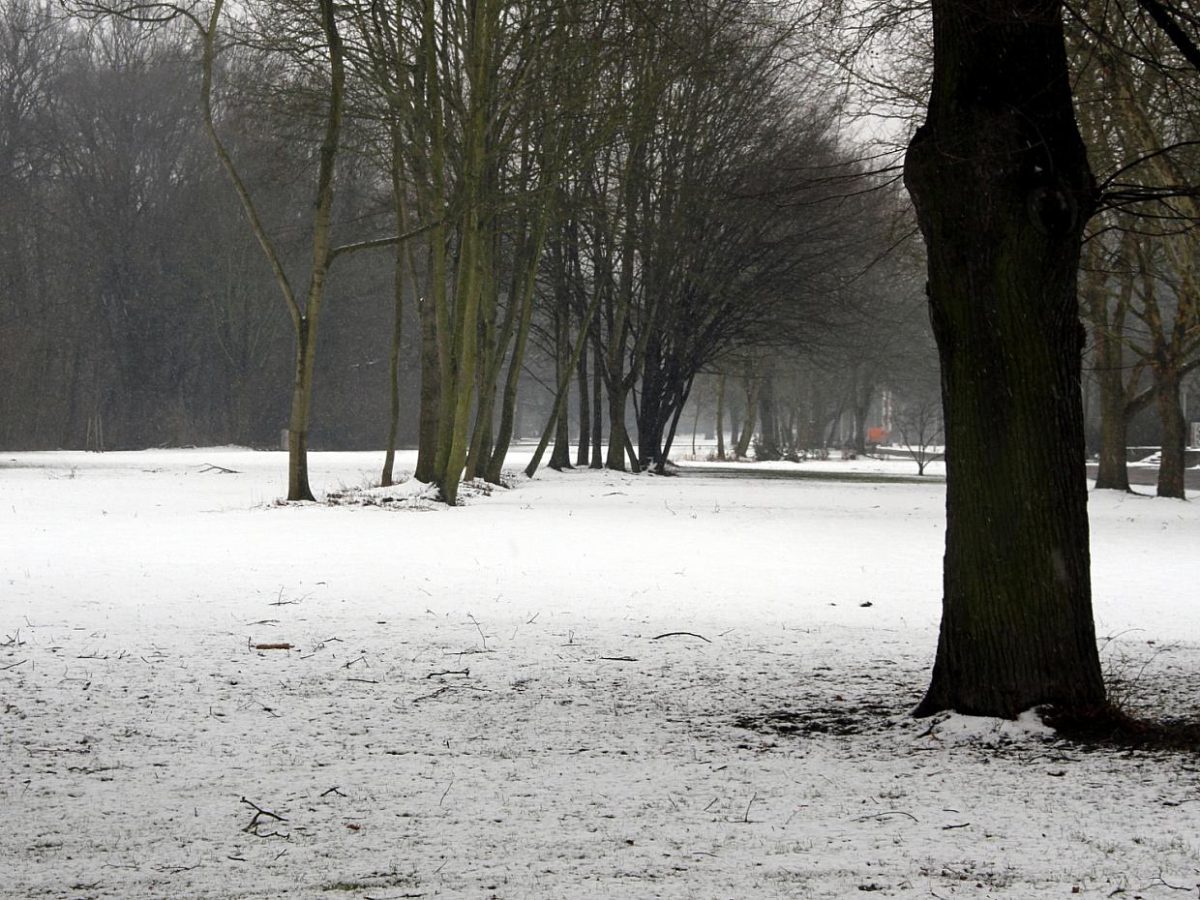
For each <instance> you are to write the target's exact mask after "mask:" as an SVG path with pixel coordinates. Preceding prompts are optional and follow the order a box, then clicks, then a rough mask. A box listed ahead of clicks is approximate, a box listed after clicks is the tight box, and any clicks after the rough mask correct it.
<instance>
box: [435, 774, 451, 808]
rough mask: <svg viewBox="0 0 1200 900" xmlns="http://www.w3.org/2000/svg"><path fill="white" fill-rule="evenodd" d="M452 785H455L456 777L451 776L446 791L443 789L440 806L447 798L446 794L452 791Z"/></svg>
mask: <svg viewBox="0 0 1200 900" xmlns="http://www.w3.org/2000/svg"><path fill="white" fill-rule="evenodd" d="M452 787H454V779H453V778H451V779H450V783H449V784H448V785H446V789H445V790H444V791H442V796H441V799H439V800H438V806H441V805H442V802H443V801H444V800H445V799H446V795H447V794H449V793H450V788H452Z"/></svg>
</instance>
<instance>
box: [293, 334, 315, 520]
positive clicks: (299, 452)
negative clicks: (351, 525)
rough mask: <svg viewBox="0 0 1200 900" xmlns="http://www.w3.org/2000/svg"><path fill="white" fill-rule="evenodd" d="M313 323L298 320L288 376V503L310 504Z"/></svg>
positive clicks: (311, 493)
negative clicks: (293, 360)
mask: <svg viewBox="0 0 1200 900" xmlns="http://www.w3.org/2000/svg"><path fill="white" fill-rule="evenodd" d="M312 327H313V323H311V322H310V321H309V320H308V319H307V318H303V319H301V320H300V325H299V328H298V330H297V333H296V367H295V370H294V372H293V375H292V409H291V415H290V417H289V419H288V496H287V498H288V500H314V499H316V498H314V497H313V492H312V488H311V487H309V484H308V419H309V410H310V409H311V408H312V379H313V353H312V349H313V345H314V344H315V343H316V342H315V337H316V335H315V334H312V338H313V340H310V334H311V333H312Z"/></svg>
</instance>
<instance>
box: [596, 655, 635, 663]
mask: <svg viewBox="0 0 1200 900" xmlns="http://www.w3.org/2000/svg"><path fill="white" fill-rule="evenodd" d="M597 658H598V659H603V660H607V661H608V662H637V657H634V656H600V657H597Z"/></svg>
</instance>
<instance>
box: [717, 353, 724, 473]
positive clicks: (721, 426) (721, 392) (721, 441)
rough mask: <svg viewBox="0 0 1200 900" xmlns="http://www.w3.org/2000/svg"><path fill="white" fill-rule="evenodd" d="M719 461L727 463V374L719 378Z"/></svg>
mask: <svg viewBox="0 0 1200 900" xmlns="http://www.w3.org/2000/svg"><path fill="white" fill-rule="evenodd" d="M717 459H718V460H720V461H721V462H724V461H725V373H724V372H722V373H721V374H720V375H718V376H717Z"/></svg>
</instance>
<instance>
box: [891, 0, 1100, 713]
mask: <svg viewBox="0 0 1200 900" xmlns="http://www.w3.org/2000/svg"><path fill="white" fill-rule="evenodd" d="M1061 13H1062V9H1061V4H1060V3H1057V2H1046V0H979V2H975V3H971V4H964V3H960V2H955V0H934V2H933V17H934V73H933V88H932V94H931V97H930V101H929V110H928V116H927V119H926V121H925V123H924V124H923V125H922V126H921V128H920V129H918V131H917V133H916V135H915V136H914V138H913V140H912V143H911V144H910V146H909V149H908V155H907V158H906V161H905V183H906V185H907V186H908V189H909V192H910V194H911V195H912V197H913V200H914V203H915V205H916V208H917V216H918V222H919V224H920V227H921V231H922V234H923V235H924V238H925V243H926V246H927V249H928V258H929V283H928V291H929V302H930V311H931V319H932V322H933V326H934V334H935V337H936V338H937V343H938V354H939V358H940V361H941V368H942V403H943V410H944V419H945V428H946V435H947V447H948V457H947V490H946V554H945V565H944V574H943V591H944V593H943V600H942V604H943V605H942V626H941V634H940V638H939V641H938V649H937V657H936V661H935V663H934V669H933V676H932V680H931V683H930V687H929V690H928V693H927V694H926V695H925V698H924V699H923V700H922V702H921V703H920V705H919V706H918V707H917V710H916V713H917V715H928V714H931V713H934V712H937V711H939V710H944V709H954V710H958V711H960V712H963V713H969V714H976V715H993V716H1004V717H1014V716H1016V715H1017V714H1018V713H1020V712H1021V711H1023V710H1025V709H1028V708H1030V707H1033V706H1037V705H1041V704H1056V705H1060V706H1062V707H1064V708H1067V709H1071V710H1084V709H1092V708H1098V707H1101V706H1103V704H1104V702H1105V691H1104V684H1103V680H1102V677H1101V673H1100V661H1099V654H1098V652H1097V649H1096V636H1095V626H1094V624H1093V620H1092V603H1091V579H1090V571H1089V567H1090V559H1089V549H1088V518H1087V490H1086V480H1085V469H1084V437H1083V406H1082V400H1081V393H1080V379H1081V350H1082V345H1083V331H1082V327H1081V326H1080V324H1079V319H1078V312H1079V310H1078V299H1077V296H1076V288H1077V283H1076V279H1077V269H1078V264H1079V256H1080V247H1081V241H1082V231H1083V225H1084V222H1085V221H1086V220H1087V218H1088V217H1089V216H1090V214H1091V212H1092V209H1093V206H1094V194H1095V187H1094V183H1093V180H1092V176H1091V173H1090V171H1089V169H1088V164H1087V157H1086V155H1085V152H1084V147H1083V143H1082V141H1081V140H1080V137H1079V132H1078V129H1077V127H1076V124H1075V118H1074V111H1073V108H1072V100H1071V93H1070V84H1069V80H1068V71H1067V60H1066V54H1065V51H1064V47H1063V32H1062V21H1061Z"/></svg>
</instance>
